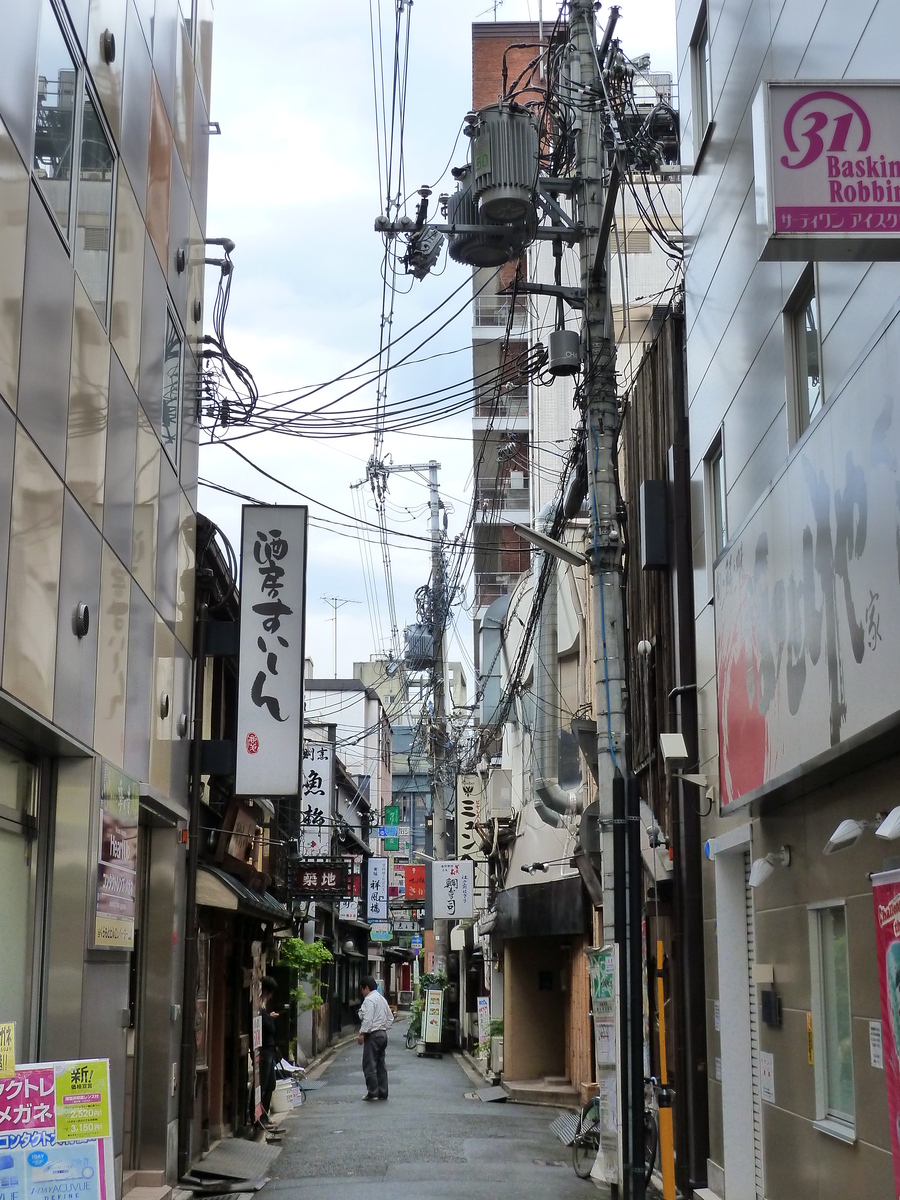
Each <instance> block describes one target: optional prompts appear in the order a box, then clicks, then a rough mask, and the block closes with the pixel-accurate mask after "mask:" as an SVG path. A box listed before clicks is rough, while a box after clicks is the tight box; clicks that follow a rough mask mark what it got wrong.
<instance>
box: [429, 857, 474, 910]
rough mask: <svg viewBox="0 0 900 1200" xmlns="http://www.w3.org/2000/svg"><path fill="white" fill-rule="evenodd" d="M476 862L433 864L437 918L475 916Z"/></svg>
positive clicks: (433, 899)
mask: <svg viewBox="0 0 900 1200" xmlns="http://www.w3.org/2000/svg"><path fill="white" fill-rule="evenodd" d="M474 868H475V864H474V863H472V862H458V861H456V860H450V861H448V862H435V863H432V864H431V894H432V905H433V912H434V917H435V919H436V920H439V921H440V920H450V921H459V920H462V919H463V918H464V917H474V916H475V869H474Z"/></svg>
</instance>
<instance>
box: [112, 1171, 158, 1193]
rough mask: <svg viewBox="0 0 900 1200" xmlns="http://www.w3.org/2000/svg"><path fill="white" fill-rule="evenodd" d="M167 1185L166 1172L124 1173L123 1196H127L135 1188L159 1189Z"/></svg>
mask: <svg viewBox="0 0 900 1200" xmlns="http://www.w3.org/2000/svg"><path fill="white" fill-rule="evenodd" d="M165 1185H166V1173H165V1171H123V1173H122V1195H123V1196H127V1195H128V1193H129V1192H130V1191H132V1190H133V1189H134V1188H141V1187H144V1188H146V1187H149V1188H159V1187H165Z"/></svg>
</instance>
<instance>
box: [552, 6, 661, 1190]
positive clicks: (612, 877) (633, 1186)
mask: <svg viewBox="0 0 900 1200" xmlns="http://www.w3.org/2000/svg"><path fill="white" fill-rule="evenodd" d="M618 11H619V10H618V9H617V8H615V7H613V8H611V9H610V10H609V17H608V21H607V25H606V29H605V31H604V34H603V38H602V40H601V43H600V46H599V48H598V46H597V43H596V36H595V22H594V5H593V2H592V0H571V2H570V5H569V13H570V37H571V40H572V45H573V47H574V50H575V58H576V62H577V64H578V67H577V70H578V71H579V73H580V81H581V89H582V90H581V97H580V99H581V105H582V115H581V128H580V129H579V131H578V135H577V175H578V186H577V187H576V189H575V205H576V216H577V218H578V223H579V225H580V227H581V239H580V268H581V271H580V274H581V288H582V293H583V296H584V321H583V325H582V346H581V353H582V366H583V373H582V379H583V381H584V388H585V393H586V409H587V412H586V423H587V447H586V453H587V462H588V479H589V485H590V486H589V493H590V504H591V514H590V520H591V536H592V546H591V572H592V584H593V586H592V589H591V592H592V604H593V629H594V655H595V659H594V668H595V682H596V712H597V752H598V753H597V758H598V801H599V810H600V811H599V818H600V821H599V823H600V836H601V853H602V868H601V871H602V885H603V942H604V945H605V946H613V945H614V946H615V947H616V959H617V969H616V976H617V981H618V995H619V997H620V1003H619V1037H618V1038H617V1046H616V1055H615V1059H616V1061H615V1062H614V1063H606V1064H604V1065H603V1067H602V1068H601V1066H600V1065H599V1064H598V1082H599V1083H600V1086H601V1093H602V1092H603V1090H604V1087H605V1088H606V1089H607V1090H608V1091H611V1090H612V1089H613V1088H615V1091H616V1093H617V1095H616V1103H615V1113H616V1115H617V1123H618V1128H619V1136H618V1148H617V1154H616V1158H617V1160H618V1161H617V1162H616V1163H615V1164H613V1163H612V1162H611V1161H610V1157H611V1155H610V1154H609V1153H608V1152H607V1153H606V1156H605V1157H606V1161H605V1163H604V1166H605V1167H606V1169H607V1171H608V1172H609V1174H608V1176H607V1177H608V1179H609V1181H610V1182H612V1183H613V1191H614V1194H615V1193H617V1192H618V1188H619V1186H621V1188H622V1194H623V1195H624V1196H625V1197H626V1200H643V1196H644V1181H643V1173H642V1163H643V1078H642V1068H641V1070H640V1073H639V1078H638V1081H637V1083H636V1082H635V1064H636V1063H637V1062H642V1053H643V1048H642V1041H643V1021H642V1019H641V1021H640V1022H639V1023H637V1027H635V1004H634V1001H635V996H634V995H633V992H634V981H635V978H636V977H637V979H638V981H639V980H640V960H639V959H637V958H636V956H635V950H636V947H637V937H636V936H635V935H636V931H635V930H634V928H633V926H634V923H635V917H636V915H637V917H638V925H639V915H640V914H639V908H637V912H636V905H635V903H634V896H635V889H637V888H638V887H639V885H640V876H639V875H638V876H637V877H635V874H634V856H633V854H629V852H628V851H629V848H630V843H632V842H633V839H631V838H629V837H628V830H629V827H630V825H631V824H633V823H634V822H633V820H630V819H629V818H631V817H632V816H633V814H632V811H631V810H632V809H633V808H635V807H636V806H637V804H638V801H637V796H636V792H635V790H634V788H633V787H631V786H628V781H629V769H628V763H627V761H626V754H627V749H628V748H627V744H626V709H625V706H626V693H625V611H624V597H623V590H622V585H623V573H622V545H621V539H620V534H619V514H618V488H617V484H616V471H615V466H616V431H617V428H618V403H617V395H616V375H615V331H614V328H613V318H612V308H611V304H610V298H609V291H608V287H607V263H608V245H609V243H608V230H609V226H610V224H611V218H612V211H613V209H612V205H613V203H614V201H615V190H616V180H617V172H618V162H617V161H616V159H615V157H613V159H612V162H611V164H610V168H611V171H610V177H608V178H605V177H604V169H605V168H606V165H607V164H606V162H605V161H604V157H603V156H604V154H605V152H604V149H603V132H604V131H603V128H602V125H601V116H604V115H607V114H606V112H605V110H606V102H605V100H604V89H603V81H602V79H601V77H600V70H601V68H602V64H603V62H604V60H605V58H606V54H607V51H608V49H609V46H610V42H611V40H612V34H613V29H614V27H615V24H616V19H617V17H618ZM615 153H616V152H615V151H613V155H615ZM635 830H637V826H635ZM638 845H639V843H638ZM629 876H630V878H629ZM640 995H641V992H640V987H638V993H637V999H638V1001H640ZM641 1016H642V1013H641ZM608 1098H609V1099H611V1097H608ZM638 1104H639V1105H640V1120H639V1121H636V1120H635V1112H636V1111H637V1106H638ZM603 1156H604V1150H603V1149H601V1157H603ZM613 1167H615V1170H614V1172H613V1170H612V1168H613ZM639 1168H641V1169H640V1170H639ZM613 1173H614V1174H615V1175H616V1177H617V1180H616V1181H613V1179H612V1174H613Z"/></svg>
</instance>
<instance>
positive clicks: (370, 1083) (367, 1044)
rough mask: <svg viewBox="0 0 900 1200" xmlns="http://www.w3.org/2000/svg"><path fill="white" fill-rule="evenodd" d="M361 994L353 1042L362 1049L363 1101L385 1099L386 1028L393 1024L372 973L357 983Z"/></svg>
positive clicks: (386, 1076) (386, 1090)
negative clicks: (364, 1086) (357, 1022)
mask: <svg viewBox="0 0 900 1200" xmlns="http://www.w3.org/2000/svg"><path fill="white" fill-rule="evenodd" d="M360 991H361V992H362V995H363V1002H362V1007H361V1008H360V1010H359V1017H360V1025H359V1036H358V1037H357V1039H356V1040H357V1041H358V1042H359V1044H360V1045H361V1046H362V1048H363V1058H362V1068H363V1075H365V1077H366V1094H365V1095H364V1096H363V1100H387V1098H388V1073H387V1066H386V1065H385V1061H384V1054H385V1051H386V1050H387V1044H388V1035H387V1031H388V1030H389V1029H390V1027H391V1025H392V1024H393V1023H394V1014H393V1013H392V1012H391V1008H390V1005H389V1004H388V1002H387V1000H385V998H384V996H382V994H381V993H380V992H379V990H378V984H377V982H376V981H375V978H374V976H372V975H367V976H366V977H365V979H363V981H362V984H361V985H360Z"/></svg>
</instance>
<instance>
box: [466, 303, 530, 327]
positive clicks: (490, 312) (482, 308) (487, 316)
mask: <svg viewBox="0 0 900 1200" xmlns="http://www.w3.org/2000/svg"><path fill="white" fill-rule="evenodd" d="M510 310H511V311H512V323H513V325H514V326H515V327H517V328H521V327H522V326H523V325H524V324H525V322H526V321H527V320H528V303H527V301H526V300H525V298H524V297H517V298H516V300H513V299H512V297H511V296H497V295H493V296H476V297H475V324H476V325H489V326H492V327H494V328H500V329H505V328H506V325H507V322H508V321H509V317H510Z"/></svg>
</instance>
